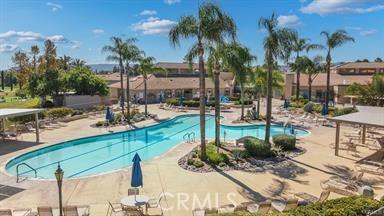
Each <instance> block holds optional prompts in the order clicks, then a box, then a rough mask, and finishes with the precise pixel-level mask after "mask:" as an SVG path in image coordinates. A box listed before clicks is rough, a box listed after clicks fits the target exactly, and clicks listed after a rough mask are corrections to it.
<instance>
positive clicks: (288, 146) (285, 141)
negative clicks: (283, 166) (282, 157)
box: [272, 134, 296, 151]
mask: <svg viewBox="0 0 384 216" xmlns="http://www.w3.org/2000/svg"><path fill="white" fill-rule="evenodd" d="M272 140H273V143H274V144H275V146H277V147H280V148H281V149H282V150H284V151H289V150H293V149H295V148H296V137H295V136H292V135H288V134H278V135H275V136H273V137H272Z"/></svg>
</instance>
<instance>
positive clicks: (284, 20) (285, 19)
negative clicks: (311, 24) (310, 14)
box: [277, 15, 301, 28]
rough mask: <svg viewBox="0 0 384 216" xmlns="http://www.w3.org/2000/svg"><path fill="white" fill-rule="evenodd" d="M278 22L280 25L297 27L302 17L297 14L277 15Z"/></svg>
mask: <svg viewBox="0 0 384 216" xmlns="http://www.w3.org/2000/svg"><path fill="white" fill-rule="evenodd" d="M277 22H278V25H279V26H280V27H289V28H291V27H295V26H298V25H300V24H301V21H300V18H299V17H298V16H296V15H287V16H283V15H281V16H279V17H277Z"/></svg>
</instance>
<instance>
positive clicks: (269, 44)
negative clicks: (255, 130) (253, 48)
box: [259, 14, 289, 143]
mask: <svg viewBox="0 0 384 216" xmlns="http://www.w3.org/2000/svg"><path fill="white" fill-rule="evenodd" d="M277 25H278V22H277V17H276V15H275V14H272V16H271V17H270V18H269V19H268V18H264V17H262V18H260V20H259V28H260V29H265V30H266V31H267V36H266V37H265V38H264V42H263V44H264V52H265V54H264V55H265V56H264V59H265V64H266V67H267V71H268V74H267V77H268V79H267V112H266V125H265V139H264V141H265V142H266V143H269V138H270V134H271V117H272V116H271V115H272V84H273V83H272V73H273V70H274V67H275V65H276V60H277V59H278V58H279V57H280V58H283V59H285V58H286V57H285V56H283V55H284V49H286V46H285V44H286V41H287V37H286V35H287V34H286V32H288V31H289V30H288V29H285V28H281V29H278V28H277Z"/></svg>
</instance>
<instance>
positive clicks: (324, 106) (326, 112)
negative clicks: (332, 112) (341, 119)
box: [321, 103, 328, 115]
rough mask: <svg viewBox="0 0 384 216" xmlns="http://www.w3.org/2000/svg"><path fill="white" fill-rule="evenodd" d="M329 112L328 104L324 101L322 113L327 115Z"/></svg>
mask: <svg viewBox="0 0 384 216" xmlns="http://www.w3.org/2000/svg"><path fill="white" fill-rule="evenodd" d="M327 114H328V110H327V106H326V105H325V103H323V107H322V109H321V115H327Z"/></svg>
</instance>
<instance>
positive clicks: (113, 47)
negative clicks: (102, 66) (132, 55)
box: [102, 37, 125, 115]
mask: <svg viewBox="0 0 384 216" xmlns="http://www.w3.org/2000/svg"><path fill="white" fill-rule="evenodd" d="M110 41H111V44H110V45H105V46H104V47H103V49H102V52H104V53H108V54H109V55H108V56H107V60H108V61H115V62H118V64H119V68H120V107H121V112H122V113H123V115H124V84H123V74H124V65H123V51H124V46H125V45H124V42H123V40H122V39H121V38H119V37H111V39H110Z"/></svg>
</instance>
